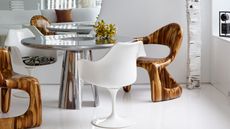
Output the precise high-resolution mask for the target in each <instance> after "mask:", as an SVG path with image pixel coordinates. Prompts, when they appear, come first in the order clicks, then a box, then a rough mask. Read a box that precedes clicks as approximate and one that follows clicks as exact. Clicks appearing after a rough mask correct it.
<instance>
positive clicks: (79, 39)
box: [21, 34, 132, 52]
mask: <svg viewBox="0 0 230 129" xmlns="http://www.w3.org/2000/svg"><path fill="white" fill-rule="evenodd" d="M128 41H132V38H129V37H122V36H116V37H115V38H114V39H113V40H100V41H98V40H96V38H95V37H94V36H92V35H78V36H77V35H73V34H72V35H70V34H69V35H52V36H41V37H31V38H25V39H23V40H22V41H21V43H22V44H23V45H25V46H28V47H32V48H40V49H57V50H68V51H76V52H77V51H82V50H89V49H103V48H110V47H112V46H113V45H114V43H116V42H128Z"/></svg>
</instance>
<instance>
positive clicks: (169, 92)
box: [123, 23, 183, 102]
mask: <svg viewBox="0 0 230 129" xmlns="http://www.w3.org/2000/svg"><path fill="white" fill-rule="evenodd" d="M182 38H183V36H182V30H181V27H180V26H179V25H178V24H176V23H171V24H168V25H166V26H164V27H162V28H160V29H158V30H157V31H155V32H153V33H152V34H150V35H148V36H145V37H140V38H137V40H141V41H143V43H144V44H161V45H166V46H168V47H169V48H170V54H169V55H168V56H167V57H165V58H150V57H139V58H138V59H137V66H138V67H142V68H144V69H146V70H147V71H148V74H149V79H150V85H151V99H152V101H153V102H157V101H164V100H169V99H174V98H177V97H179V96H180V95H181V93H182V88H181V86H180V85H179V84H178V83H177V82H176V81H175V80H174V79H173V78H172V77H171V75H170V74H169V72H168V71H167V69H166V66H168V65H169V64H170V63H171V62H172V61H173V60H174V59H175V57H176V54H177V53H178V51H179V48H180V46H181V42H182ZM123 89H124V91H126V92H129V91H130V90H131V87H130V86H127V87H124V88H123Z"/></svg>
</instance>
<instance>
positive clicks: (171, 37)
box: [140, 23, 183, 61]
mask: <svg viewBox="0 0 230 129" xmlns="http://www.w3.org/2000/svg"><path fill="white" fill-rule="evenodd" d="M182 38H183V35H182V29H181V27H180V25H179V24H177V23H171V24H168V25H166V26H164V27H161V28H160V29H158V30H156V31H155V32H153V33H152V34H150V35H148V36H145V37H142V38H141V39H140V40H142V41H143V43H144V44H161V45H166V46H168V47H169V48H170V54H169V55H168V57H166V58H167V59H171V61H173V60H174V58H175V57H176V54H177V53H178V50H179V48H180V46H181V42H182Z"/></svg>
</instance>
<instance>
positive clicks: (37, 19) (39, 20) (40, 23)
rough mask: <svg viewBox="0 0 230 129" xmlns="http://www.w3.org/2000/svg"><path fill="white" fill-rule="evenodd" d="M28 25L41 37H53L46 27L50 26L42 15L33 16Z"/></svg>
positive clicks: (52, 33)
mask: <svg viewBox="0 0 230 129" xmlns="http://www.w3.org/2000/svg"><path fill="white" fill-rule="evenodd" d="M30 25H32V26H35V27H36V28H37V29H38V30H39V31H40V32H41V33H42V34H43V35H55V33H54V32H52V31H50V30H49V29H47V28H46V27H47V26H49V25H50V22H49V21H48V19H47V18H46V17H44V16H42V15H35V16H33V17H32V18H31V19H30Z"/></svg>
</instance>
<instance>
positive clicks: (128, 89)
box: [123, 85, 131, 92]
mask: <svg viewBox="0 0 230 129" xmlns="http://www.w3.org/2000/svg"><path fill="white" fill-rule="evenodd" d="M123 90H124V91H125V92H129V91H130V90H131V85H129V86H124V87H123Z"/></svg>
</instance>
